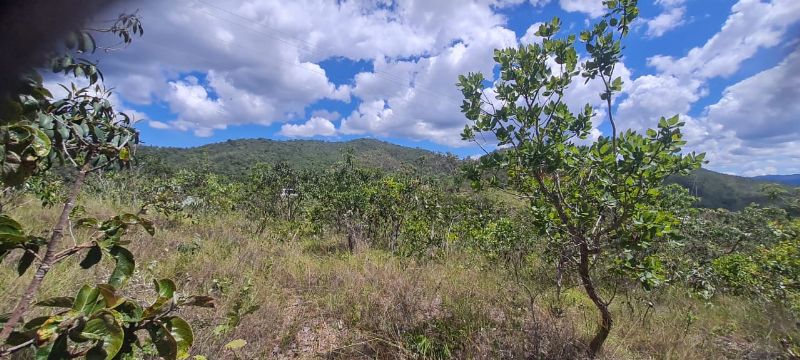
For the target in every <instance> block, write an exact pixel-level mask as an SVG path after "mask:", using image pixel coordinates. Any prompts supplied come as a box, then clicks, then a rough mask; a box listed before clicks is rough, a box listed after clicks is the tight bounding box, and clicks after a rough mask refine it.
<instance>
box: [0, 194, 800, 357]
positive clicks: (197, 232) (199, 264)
mask: <svg viewBox="0 0 800 360" xmlns="http://www.w3.org/2000/svg"><path fill="white" fill-rule="evenodd" d="M83 203H84V205H85V207H86V208H87V209H89V210H88V213H89V214H101V215H104V216H110V215H112V214H113V213H114V211H115V210H131V209H124V207H123V208H120V209H111V208H107V207H103V206H100V205H99V203H96V202H92V201H91V200H85V201H84V202H83ZM55 213H56V210H41V209H38V208H36V207H35V206H32V205H31V206H26V207H23V208H20V209H17V210H16V214H15V216H17V217H18V218H20V219H30V220H31V221H32V223H33V227H32V228H31V230H33V231H45V229H46V226H47V224H51V223H52V222H53V220H54V218H55ZM156 223H157V225H158V231H157V233H156V235H155V236H154V237H150V236H149V235H147V234H146V233H144V232H143V231H137V232H135V233H133V234H131V235H129V238H130V240H132V242H133V243H132V245H131V249H132V250H133V252H134V254H135V255H136V256H137V261H138V262H137V271H136V273H135V276H134V278H133V279H132V280H131V282H130V285H129V286H128V287H127V289H126V290H125V292H127V293H128V294H130V295H132V296H135V297H137V298H140V299H149V298H151V297H152V295H153V294H152V289H151V282H152V280H153V279H157V278H163V277H169V278H172V279H174V280H175V281H176V283H177V284H178V286H179V289H180V290H181V291H183V292H184V293H192V294H193V293H201V294H210V295H212V296H214V297H215V298H217V300H218V304H219V306H218V307H217V308H216V309H213V310H209V309H187V310H185V313H184V315H185V316H186V317H187V318H188V319H189V320H190V323H192V324H193V327H194V330H195V333H196V341H195V346H194V348H193V351H192V352H193V354H203V355H205V356H207V357H208V358H209V359H226V358H233V357H234V354H233V353H231V352H229V351H226V350H223V347H224V345H225V344H226V343H227V342H229V341H231V340H233V339H244V340H246V341H247V342H248V345H246V346H245V347H244V348H242V349H241V350H240V351H239V353H238V356H239V357H240V358H242V359H262V358H343V359H345V358H346V359H349V358H380V359H392V358H397V359H404V358H444V357H453V358H486V359H496V358H509V359H510V358H514V359H516V358H534V359H564V358H579V357H581V356H582V354H583V349H584V343H585V341H586V340H587V339H588V338H589V336H590V333H591V332H592V331H593V330H594V326H595V325H594V324H595V322H594V319H595V317H594V312H593V309H592V307H591V304H590V303H589V302H588V300H587V299H586V298H585V297H584V296H583V295H582V293H581V292H580V291H578V290H576V289H570V290H568V291H566V292H565V294H564V296H563V300H562V304H563V305H564V306H565V307H566V311H565V312H564V314H563V315H561V316H555V315H553V314H551V312H549V311H546V310H544V309H546V308H547V306H545V304H547V303H548V301H549V300H548V296H551V295H550V294H548V293H542V294H537V295H539V296H538V299H539V301H540V303H541V304H542V306H541V307H539V306H534V307H531V306H530V305H529V301H528V295H527V294H526V293H525V292H524V291H523V290H522V289H521V288H520V287H519V286H518V285H517V284H515V282H514V281H511V280H510V277H509V276H507V274H505V273H504V272H503V271H501V270H500V269H495V268H493V267H492V266H491V265H488V264H484V263H482V262H481V260H480V259H475V258H473V257H469V256H466V255H464V256H459V255H458V254H454V255H452V256H451V257H450V258H448V260H447V261H431V262H418V261H414V260H412V259H405V258H398V257H394V256H391V255H390V254H387V253H386V252H383V251H377V250H369V249H366V250H363V251H361V252H359V253H357V254H356V255H349V254H347V253H346V251H344V248H343V247H342V244H343V241H342V239H340V238H338V237H336V236H326V237H323V238H306V239H286V238H283V237H282V236H281V235H280V234H278V233H269V232H268V233H266V234H264V235H262V236H252V235H250V234H248V233H247V232H246V231H245V230H243V229H245V228H246V226H245V225H246V224H244V223H242V220H241V219H240V218H238V217H237V216H235V215H230V216H222V217H216V218H214V219H207V220H203V221H195V222H190V221H182V222H178V223H175V222H170V221H167V220H166V219H157V221H156ZM76 236H80V234H76ZM68 241H70V242H71V241H72V240H68ZM10 260H12V261H10ZM79 260H80V259H73V260H71V261H68V262H65V263H63V264H60V265H59V266H58V267H57V268H56V269H55V270H54V271H53V272H52V273H51V274H50V276H48V278H47V279H46V281H45V283H44V286H43V289H42V293H41V295H40V296H39V297H40V298H45V297H48V296H55V295H66V294H70V293H71V292H73V291H75V290H76V289H77V288H78V287H79V286H80V285H81V284H82V283H90V282H95V281H98V282H99V281H103V280H104V279H105V277H106V276H107V274H108V272H109V266H110V264H108V263H104V264H103V266H99V267H96V268H95V269H92V270H88V271H84V270H80V269H79V267H78V266H77V262H78V261H79ZM13 264H14V261H13V259H11V258H10V259H8V260H7V261H5V262H4V263H3V265H2V266H0V290H2V295H0V312H2V311H3V310H8V309H9V308H10V307H11V306H12V305H13V302H14V299H15V298H16V296H18V294H19V293H20V291H21V288H22V287H23V286H24V285H25V284H26V283H27V280H28V279H29V276H30V274H28V275H26V276H24V277H22V278H17V277H16V273H15V270H14V267H13ZM30 272H32V271H29V273H30ZM237 299H240V301H238V303H239V304H238V308H239V313H240V314H241V315H242V316H241V319H240V320H241V321H240V323H239V324H238V325H237V326H235V327H233V328H232V329H229V331H220V328H219V326H220V325H222V324H225V323H226V322H227V321H228V318H229V316H227V315H226V314H228V313H229V312H231V311H232V309H233V308H234V307H237V305H234V304H236V303H237ZM646 301H652V302H653V305H654V306H653V307H652V308H650V307H649V306H648V305H647V304H646ZM613 309H614V313H615V314H616V327H615V329H614V331H613V332H612V336H611V337H610V339H609V341H608V343H607V347H606V351H605V352H604V354H603V357H604V358H608V359H700V358H709V359H716V358H745V357H750V358H774V354H775V351H776V349H777V344H776V339H777V338H778V336H779V335H781V334H784V333H787V332H791V331H796V329H794V326H795V325H794V324H792V323H791V322H790V321H789V320H787V319H789V317H787V316H783V314H781V313H780V312H779V311H778V310H775V309H771V308H766V307H764V306H761V305H758V304H755V303H753V302H750V301H746V300H743V299H740V298H720V299H715V300H714V301H713V302H710V303H706V302H704V301H700V300H697V299H691V298H689V297H687V296H686V295H685V294H683V293H682V292H681V291H680V290H678V289H675V290H672V291H667V292H664V293H658V294H639V293H634V294H632V295H631V296H629V297H620V298H619V299H618V300H617V301H615V303H614V308H613ZM215 329H217V331H215Z"/></svg>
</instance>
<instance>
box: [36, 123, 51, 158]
mask: <svg viewBox="0 0 800 360" xmlns="http://www.w3.org/2000/svg"><path fill="white" fill-rule="evenodd" d="M32 131H33V141H32V142H31V148H32V149H33V152H34V153H35V154H36V156H38V157H45V156H47V154H49V153H50V148H51V143H50V138H49V137H47V134H45V133H44V131H42V130H39V129H32Z"/></svg>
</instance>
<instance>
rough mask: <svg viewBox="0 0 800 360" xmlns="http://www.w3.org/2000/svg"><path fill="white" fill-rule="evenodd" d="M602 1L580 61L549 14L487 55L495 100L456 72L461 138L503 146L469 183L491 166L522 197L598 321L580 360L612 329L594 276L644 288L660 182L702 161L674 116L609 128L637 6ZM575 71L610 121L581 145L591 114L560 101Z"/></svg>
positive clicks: (649, 276)
mask: <svg viewBox="0 0 800 360" xmlns="http://www.w3.org/2000/svg"><path fill="white" fill-rule="evenodd" d="M604 3H605V4H606V5H607V7H608V9H609V13H608V14H607V15H606V16H605V17H604V19H603V20H601V21H600V22H598V23H597V24H595V25H594V26H593V28H592V29H591V30H588V31H584V32H582V33H581V34H580V41H581V42H583V44H584V46H585V49H586V52H587V53H588V55H589V57H590V58H589V59H588V60H587V61H585V62H584V63H583V64H580V65H579V64H578V54H577V51H576V49H575V46H576V43H575V42H576V36H575V35H569V36H566V37H564V38H557V37H556V34H557V33H558V32H559V28H560V21H559V19H558V18H554V19H553V21H551V22H550V23H548V24H543V25H541V26H540V28H539V30H538V31H537V33H536V34H537V35H538V36H541V37H542V38H543V40H542V43H541V44H531V45H524V46H520V47H519V48H509V49H502V50H496V51H495V56H494V59H495V61H496V62H497V63H498V65H499V68H500V79H499V80H498V81H497V82H496V83H495V84H494V91H495V92H496V94H497V96H496V100H492V99H489V98H488V96H487V92H486V86H487V84H486V81H485V80H484V77H483V75H482V74H469V75H467V76H461V77H459V88H460V89H461V91H462V94H463V96H464V102H463V105H462V112H463V113H464V114H465V115H466V117H467V118H468V119H469V120H471V121H472V123H471V124H470V125H468V126H467V127H466V128H465V129H464V132H463V134H462V136H463V138H464V139H465V140H472V141H477V140H478V139H482V138H483V136H484V134H489V136H493V137H494V138H495V139H496V140H497V144H498V145H499V146H500V147H503V148H505V149H504V150H502V151H496V152H493V153H491V154H487V155H486V156H484V157H483V158H482V159H481V161H480V162H479V163H478V164H477V165H475V166H474V167H472V168H470V169H468V172H469V173H470V174H471V176H472V178H473V179H474V180H475V184H476V185H479V184H480V182H479V180H480V179H481V178H485V176H483V175H485V174H487V173H488V172H491V171H494V172H495V173H497V172H500V173H501V174H502V176H503V177H506V178H507V183H508V186H509V187H511V188H512V189H513V190H515V191H516V192H518V193H519V194H521V195H522V196H523V198H524V199H526V200H527V201H528V203H529V205H530V208H531V209H532V211H533V213H534V215H533V218H534V224H535V226H536V227H537V228H538V232H539V234H540V235H541V236H542V237H543V238H545V239H546V241H548V242H550V243H551V244H552V245H553V246H554V247H556V248H558V251H559V253H560V254H561V256H562V257H564V258H565V259H568V264H569V266H571V268H570V269H571V270H573V271H574V272H575V273H576V275H577V277H578V279H579V280H580V284H581V286H582V287H583V289H584V291H585V293H586V295H587V296H588V297H589V298H590V299H591V301H592V303H593V304H594V305H595V307H596V308H597V311H598V313H599V317H600V321H599V326H598V328H597V331H596V333H595V336H594V338H593V339H592V340H591V342H590V344H589V349H588V352H589V355H590V356H591V357H594V356H595V355H596V354H597V353H598V352H599V351H600V350H601V348H602V345H603V343H604V342H605V340H606V338H607V337H608V334H609V332H610V331H611V329H612V326H613V317H612V314H611V312H610V310H609V303H610V300H608V299H606V298H604V296H603V295H602V294H601V291H600V290H601V289H600V288H599V285H600V284H598V281H597V276H596V273H597V272H599V271H601V270H604V271H605V272H606V273H613V274H620V275H629V276H630V277H632V278H633V279H635V280H637V281H639V282H641V283H642V285H644V286H645V287H647V288H649V287H652V286H654V285H657V284H659V283H660V280H661V278H662V276H661V274H660V273H659V272H660V262H659V260H658V258H657V257H654V256H652V252H651V251H650V250H649V249H650V248H651V246H652V245H653V243H654V242H657V241H658V240H659V239H661V238H663V237H665V236H668V235H669V234H670V233H671V232H672V228H673V227H674V226H675V224H676V219H675V217H674V216H673V215H672V214H671V213H670V212H669V211H666V210H665V209H664V208H663V206H662V203H661V202H660V199H661V196H660V194H661V192H662V191H663V189H664V179H665V178H666V177H667V176H669V175H671V174H676V173H685V172H687V171H689V170H691V169H695V168H697V167H699V165H700V163H701V161H702V158H703V155H695V154H688V155H682V153H681V146H682V145H684V143H685V142H684V141H683V140H682V135H681V132H680V128H681V126H682V125H683V123H681V122H680V121H679V120H678V118H677V116H676V117H672V118H669V119H665V118H661V120H660V121H659V122H658V128H657V129H655V130H653V129H650V130H647V132H646V133H645V134H644V135H642V134H639V133H636V132H634V131H631V130H628V131H625V132H622V133H618V129H617V125H616V122H615V120H614V118H613V116H612V114H613V109H612V104H613V97H614V95H615V94H617V93H619V92H620V91H621V89H622V80H621V78H619V77H617V78H614V67H615V65H616V64H617V63H618V62H619V61H620V59H621V57H622V49H623V46H622V40H623V38H624V37H625V35H627V33H628V32H629V29H630V26H631V23H632V22H633V21H634V20H635V19H636V17H637V15H638V8H637V6H636V5H637V4H636V1H635V0H621V1H604ZM553 64H554V65H553ZM580 77H582V78H583V79H584V81H587V82H588V81H592V80H595V81H596V80H600V81H602V83H603V84H604V85H605V86H604V91H603V92H602V93H601V94H600V98H601V99H602V100H603V101H604V102H605V104H606V107H607V109H606V111H607V114H608V120H609V121H610V123H611V128H612V131H611V134H610V136H601V137H600V138H598V139H597V140H595V141H592V142H591V144H590V145H587V146H583V145H579V143H578V142H587V141H589V140H588V137H589V133H590V130H591V129H592V122H591V120H592V118H593V117H594V116H595V112H594V109H593V108H592V106H590V105H589V104H587V105H586V106H585V107H584V108H583V110H582V111H581V112H579V113H577V114H575V113H573V112H572V111H571V110H570V109H569V107H568V106H567V104H566V102H565V99H564V96H565V90H566V89H567V88H568V87H569V86H570V84H572V83H573V81H574V80H575V79H576V78H580ZM612 299H613V297H612Z"/></svg>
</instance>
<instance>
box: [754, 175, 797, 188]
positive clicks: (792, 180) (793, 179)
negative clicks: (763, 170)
mask: <svg viewBox="0 0 800 360" xmlns="http://www.w3.org/2000/svg"><path fill="white" fill-rule="evenodd" d="M753 179H757V180H763V181H769V182H776V183H781V184H787V185H794V186H800V174H794V175H762V176H754V177H753Z"/></svg>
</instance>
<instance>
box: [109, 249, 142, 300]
mask: <svg viewBox="0 0 800 360" xmlns="http://www.w3.org/2000/svg"><path fill="white" fill-rule="evenodd" d="M109 252H110V253H111V256H112V257H114V260H116V262H117V265H116V266H115V267H114V271H113V272H111V277H109V279H108V284H109V285H111V286H113V287H115V288H117V289H120V288H122V287H124V286H125V284H126V283H127V282H128V279H129V278H130V277H131V275H133V270H134V269H135V268H136V262H135V261H134V259H133V254H131V252H130V251H128V249H126V248H124V247H121V246H113V247H112V248H111V250H110V251H109Z"/></svg>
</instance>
